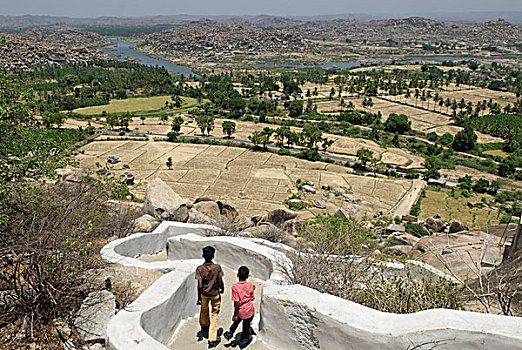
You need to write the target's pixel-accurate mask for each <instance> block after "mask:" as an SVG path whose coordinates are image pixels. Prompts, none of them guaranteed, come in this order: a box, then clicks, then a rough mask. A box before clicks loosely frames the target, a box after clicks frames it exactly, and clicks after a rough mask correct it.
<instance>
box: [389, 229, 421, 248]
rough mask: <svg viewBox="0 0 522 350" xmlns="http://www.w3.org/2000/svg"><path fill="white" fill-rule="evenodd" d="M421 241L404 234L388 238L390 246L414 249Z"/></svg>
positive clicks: (393, 234) (396, 233) (395, 233)
mask: <svg viewBox="0 0 522 350" xmlns="http://www.w3.org/2000/svg"><path fill="white" fill-rule="evenodd" d="M419 240H420V238H417V237H415V236H413V235H410V234H409V233H403V232H394V233H392V234H391V235H389V236H388V243H390V244H398V245H407V246H412V247H413V246H414V245H415V244H417V242H418V241H419Z"/></svg>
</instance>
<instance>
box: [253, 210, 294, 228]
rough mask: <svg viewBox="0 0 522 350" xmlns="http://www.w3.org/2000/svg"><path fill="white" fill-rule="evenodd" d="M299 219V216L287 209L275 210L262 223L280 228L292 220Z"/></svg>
mask: <svg viewBox="0 0 522 350" xmlns="http://www.w3.org/2000/svg"><path fill="white" fill-rule="evenodd" d="M296 217H297V214H295V213H292V212H289V211H287V210H285V209H275V210H272V211H271V212H269V213H268V214H266V215H265V216H264V217H263V219H261V222H269V223H271V224H273V225H276V226H280V225H282V224H284V223H285V222H286V221H288V220H292V219H294V218H296Z"/></svg>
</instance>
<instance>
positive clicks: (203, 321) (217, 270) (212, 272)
mask: <svg viewBox="0 0 522 350" xmlns="http://www.w3.org/2000/svg"><path fill="white" fill-rule="evenodd" d="M215 252H216V249H215V248H214V247H210V246H207V247H205V248H203V259H205V263H204V264H203V265H200V266H198V268H197V269H196V280H197V281H198V301H197V305H201V312H200V313H199V325H200V326H201V328H208V327H209V326H210V329H209V331H208V347H209V349H210V348H214V347H216V346H217V345H218V344H219V339H218V337H217V331H218V317H219V311H220V308H221V294H222V293H223V292H224V290H225V286H224V284H223V270H222V269H221V266H220V265H218V264H214V263H213V262H212V259H214V254H215ZM209 303H210V305H211V306H212V321H211V320H210V317H209V307H208V304H209Z"/></svg>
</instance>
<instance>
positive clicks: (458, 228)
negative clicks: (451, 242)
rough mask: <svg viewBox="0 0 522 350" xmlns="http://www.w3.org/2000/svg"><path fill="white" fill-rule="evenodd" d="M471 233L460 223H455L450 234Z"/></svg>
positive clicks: (450, 228)
mask: <svg viewBox="0 0 522 350" xmlns="http://www.w3.org/2000/svg"><path fill="white" fill-rule="evenodd" d="M462 231H469V228H468V227H467V226H466V225H464V224H463V223H462V222H460V221H453V222H452V223H451V225H450V227H449V233H456V232H462Z"/></svg>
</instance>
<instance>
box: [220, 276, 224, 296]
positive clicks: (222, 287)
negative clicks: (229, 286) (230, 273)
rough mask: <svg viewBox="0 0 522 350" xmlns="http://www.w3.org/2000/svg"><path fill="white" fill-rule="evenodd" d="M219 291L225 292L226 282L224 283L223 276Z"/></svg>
mask: <svg viewBox="0 0 522 350" xmlns="http://www.w3.org/2000/svg"><path fill="white" fill-rule="evenodd" d="M218 284H219V293H221V294H223V293H225V283H223V277H219V281H218Z"/></svg>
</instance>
